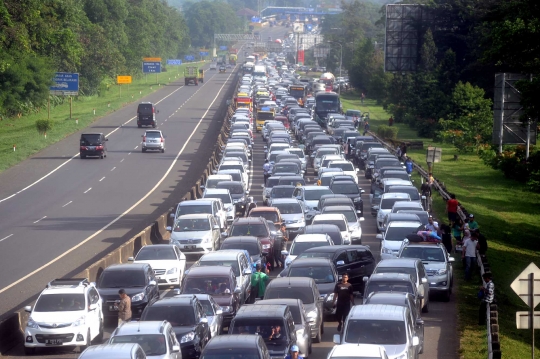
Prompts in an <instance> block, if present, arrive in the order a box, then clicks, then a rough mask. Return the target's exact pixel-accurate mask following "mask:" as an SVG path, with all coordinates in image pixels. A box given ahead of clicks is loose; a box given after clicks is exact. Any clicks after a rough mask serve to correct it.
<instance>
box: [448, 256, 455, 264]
mask: <svg viewBox="0 0 540 359" xmlns="http://www.w3.org/2000/svg"><path fill="white" fill-rule="evenodd" d="M455 261H456V259H455V258H454V257H448V262H450V263H453V262H455Z"/></svg>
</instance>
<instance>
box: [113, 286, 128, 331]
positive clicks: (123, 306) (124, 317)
mask: <svg viewBox="0 0 540 359" xmlns="http://www.w3.org/2000/svg"><path fill="white" fill-rule="evenodd" d="M118 295H119V296H120V300H117V301H116V307H117V308H118V326H120V325H122V324H123V323H127V322H129V321H130V320H131V298H130V297H129V295H127V294H126V291H125V289H120V290H119V291H118Z"/></svg>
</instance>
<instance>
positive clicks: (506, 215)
mask: <svg viewBox="0 0 540 359" xmlns="http://www.w3.org/2000/svg"><path fill="white" fill-rule="evenodd" d="M342 97H343V109H359V110H361V111H362V112H369V114H370V119H371V120H370V127H371V130H372V131H375V132H376V130H377V126H379V125H387V124H388V118H389V117H390V114H388V113H387V112H386V111H385V110H384V109H383V108H382V106H380V105H377V104H376V103H375V101H372V100H366V101H364V105H362V104H361V103H360V99H359V96H358V94H355V93H348V94H344V95H343V96H342ZM394 126H396V127H398V128H399V132H398V139H399V140H407V141H423V142H424V150H408V151H407V154H408V155H409V156H411V157H412V158H413V160H414V161H415V162H416V163H418V164H420V165H422V166H423V167H424V168H427V165H426V149H427V147H428V146H436V147H440V148H442V154H443V156H442V162H441V163H436V164H435V165H434V169H433V173H434V176H435V178H437V179H438V180H440V181H442V182H444V184H445V185H446V187H447V189H448V190H449V191H450V192H451V193H454V194H455V195H456V197H457V199H458V201H459V202H460V203H461V204H462V205H463V206H464V207H465V208H467V210H468V211H469V212H470V213H474V215H475V217H476V220H477V221H478V223H479V224H480V228H481V231H482V233H483V234H484V235H485V236H486V238H487V239H488V245H489V250H488V253H487V256H488V260H489V263H490V265H491V269H492V272H493V275H494V283H495V286H496V298H497V301H498V305H499V326H500V338H501V350H502V353H503V356H504V357H505V358H509V359H518V358H524V357H527V356H528V355H530V346H531V344H530V343H531V342H530V332H529V331H527V330H517V329H516V323H515V312H516V311H519V310H527V308H526V307H525V305H524V303H523V302H522V301H521V299H519V298H518V297H517V295H515V294H514V293H513V291H512V290H511V289H510V283H511V282H512V281H513V280H514V278H515V277H516V276H517V275H518V274H519V273H520V272H521V271H522V270H523V269H524V268H525V267H526V266H527V265H528V264H529V263H530V262H536V263H540V252H539V250H540V242H539V241H538V239H537V233H539V232H540V221H538V218H540V207H539V206H538V203H540V194H538V193H532V192H529V191H526V189H525V186H524V185H522V184H521V183H518V182H515V181H512V180H509V179H506V178H505V177H504V176H503V174H502V173H501V172H499V171H495V170H493V169H491V168H490V167H487V166H486V165H484V164H483V162H482V160H481V159H480V158H478V156H477V155H476V154H461V153H458V152H457V151H456V150H455V148H454V147H453V146H451V145H449V144H443V143H435V142H433V141H431V140H429V139H425V138H420V137H418V136H417V135H416V131H414V129H411V128H410V127H409V126H408V125H406V124H399V123H396V124H394ZM455 154H458V155H459V158H458V159H457V160H455V159H454V155H455ZM444 206H445V205H444V202H443V201H442V199H441V198H440V197H439V196H436V197H435V198H434V207H435V213H436V215H437V217H438V218H444V219H445V218H446V216H445V214H444V208H445V207H444ZM459 262H460V260H459V258H456V264H455V265H454V267H455V278H456V282H455V285H456V287H457V288H458V293H457V296H458V312H459V324H460V326H459V330H460V336H461V349H460V353H461V356H462V357H463V358H467V359H477V358H478V359H480V358H482V359H484V358H486V356H487V350H486V330H485V328H484V327H481V326H478V305H479V300H478V298H477V296H476V294H477V292H478V286H479V285H480V278H479V276H478V275H477V276H476V277H475V278H474V279H473V280H472V281H470V282H465V281H464V280H462V278H463V276H464V275H463V270H462V266H461V264H459Z"/></svg>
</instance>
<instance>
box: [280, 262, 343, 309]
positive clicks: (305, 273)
mask: <svg viewBox="0 0 540 359" xmlns="http://www.w3.org/2000/svg"><path fill="white" fill-rule="evenodd" d="M279 276H280V277H309V278H313V280H314V281H315V284H317V288H318V289H319V293H320V295H321V297H324V305H323V313H324V314H326V315H332V314H335V313H336V309H335V307H334V296H333V295H332V293H334V288H335V287H336V284H337V283H338V282H339V279H340V277H339V275H338V273H337V271H336V267H335V266H334V263H332V261H331V260H330V259H327V258H296V259H295V260H294V261H292V262H291V264H289V266H288V267H287V268H286V269H285V270H283V271H282V272H281V273H280V274H279Z"/></svg>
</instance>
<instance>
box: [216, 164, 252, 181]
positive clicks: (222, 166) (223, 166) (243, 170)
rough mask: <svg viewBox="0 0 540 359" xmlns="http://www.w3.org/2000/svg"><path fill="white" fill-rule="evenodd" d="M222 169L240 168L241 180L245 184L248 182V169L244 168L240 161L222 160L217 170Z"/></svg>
mask: <svg viewBox="0 0 540 359" xmlns="http://www.w3.org/2000/svg"><path fill="white" fill-rule="evenodd" d="M223 170H240V172H241V173H242V182H244V183H245V184H246V185H247V184H248V183H249V176H248V172H249V170H246V168H245V166H244V163H243V162H242V161H223V162H221V163H220V165H219V168H218V171H223Z"/></svg>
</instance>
